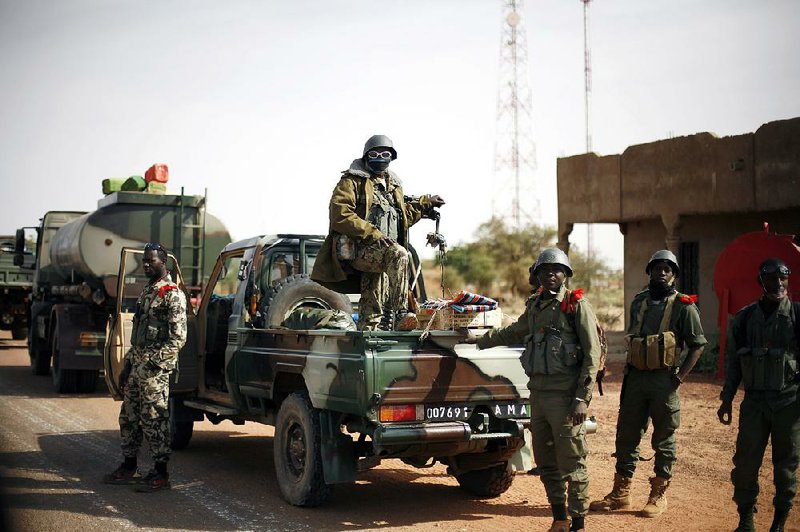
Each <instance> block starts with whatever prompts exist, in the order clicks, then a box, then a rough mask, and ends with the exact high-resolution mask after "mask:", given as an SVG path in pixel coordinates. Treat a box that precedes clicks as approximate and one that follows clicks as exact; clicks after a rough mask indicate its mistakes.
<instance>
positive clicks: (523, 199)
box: [492, 0, 541, 230]
mask: <svg viewBox="0 0 800 532" xmlns="http://www.w3.org/2000/svg"><path fill="white" fill-rule="evenodd" d="M504 3H505V7H504V10H503V30H502V40H501V42H500V69H499V73H500V75H499V85H498V90H497V131H496V136H495V146H494V154H495V160H494V187H493V191H492V214H493V215H494V216H496V217H498V218H501V219H503V220H504V221H506V223H507V224H508V225H510V226H511V227H513V228H514V229H517V230H519V229H521V228H522V225H523V223H541V211H540V208H539V200H538V198H537V197H536V195H535V191H536V189H537V187H536V186H535V176H534V174H535V171H536V144H535V143H534V142H533V119H532V114H531V101H532V98H531V90H530V87H529V86H528V39H527V34H526V32H525V28H524V26H523V24H522V17H521V15H520V12H521V11H522V9H523V0H504Z"/></svg>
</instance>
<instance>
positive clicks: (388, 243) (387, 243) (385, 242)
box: [378, 236, 395, 248]
mask: <svg viewBox="0 0 800 532" xmlns="http://www.w3.org/2000/svg"><path fill="white" fill-rule="evenodd" d="M394 244H395V241H394V240H392V239H391V238H389V237H388V236H382V237H380V238H379V239H378V245H379V246H381V247H384V248H389V247H392V246H393V245H394Z"/></svg>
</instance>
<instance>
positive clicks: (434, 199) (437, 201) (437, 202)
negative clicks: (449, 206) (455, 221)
mask: <svg viewBox="0 0 800 532" xmlns="http://www.w3.org/2000/svg"><path fill="white" fill-rule="evenodd" d="M442 205H444V200H443V199H442V197H441V196H439V195H434V196H431V206H432V207H433V208H434V209H438V208H439V207H441V206H442Z"/></svg>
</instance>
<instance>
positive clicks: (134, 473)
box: [103, 463, 142, 484]
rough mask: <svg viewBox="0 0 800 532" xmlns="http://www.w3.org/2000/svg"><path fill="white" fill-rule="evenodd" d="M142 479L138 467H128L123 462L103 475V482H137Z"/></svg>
mask: <svg viewBox="0 0 800 532" xmlns="http://www.w3.org/2000/svg"><path fill="white" fill-rule="evenodd" d="M141 480H142V475H141V474H139V469H138V468H137V467H136V466H133V468H130V467H128V466H127V465H126V464H125V463H123V464H121V465H120V466H119V467H118V468H116V469H115V470H114V471H113V472H112V473H109V474H107V475H104V476H103V482H104V483H105V484H138V483H139V482H141Z"/></svg>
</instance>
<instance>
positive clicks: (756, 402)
mask: <svg viewBox="0 0 800 532" xmlns="http://www.w3.org/2000/svg"><path fill="white" fill-rule="evenodd" d="M794 319H795V320H797V319H800V316H797V315H796V313H795V316H794ZM798 342H800V339H798V338H797V337H796V335H795V331H794V329H793V320H792V303H791V301H790V300H789V298H784V299H783V300H782V301H781V303H780V304H779V305H778V308H777V310H775V311H774V312H772V314H771V315H769V316H765V314H764V312H763V310H762V309H761V306H760V305H759V304H758V303H754V304H753V305H750V306H748V307H745V308H744V309H742V310H741V311H739V312H738V313H737V314H736V316H735V317H734V319H733V323H732V325H731V327H730V330H729V331H728V342H727V344H726V346H725V385H724V387H723V389H722V394H721V399H722V400H723V401H726V402H730V401H733V398H734V396H735V395H736V389H737V388H738V387H739V383H742V384H743V386H744V390H745V392H744V399H743V400H742V405H741V407H740V409H739V434H738V436H737V438H736V453H735V454H734V455H733V471H732V472H731V481H732V482H733V486H734V490H733V500H734V501H735V502H736V504H737V505H738V506H740V507H748V506H749V507H752V506H754V505H755V503H756V498H757V497H758V491H759V489H758V470H759V469H760V467H761V461H762V459H763V458H764V450H765V448H766V446H767V441H768V440H771V441H772V464H773V474H774V477H773V481H774V483H775V498H774V499H773V504H774V506H775V508H776V510H788V509H789V508H791V507H792V501H793V500H794V498H795V495H796V494H797V478H796V474H797V466H798V462H799V461H800V395H799V394H798V389H800V384H798V381H797V376H796V373H797V371H798V355H800V346H798Z"/></svg>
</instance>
